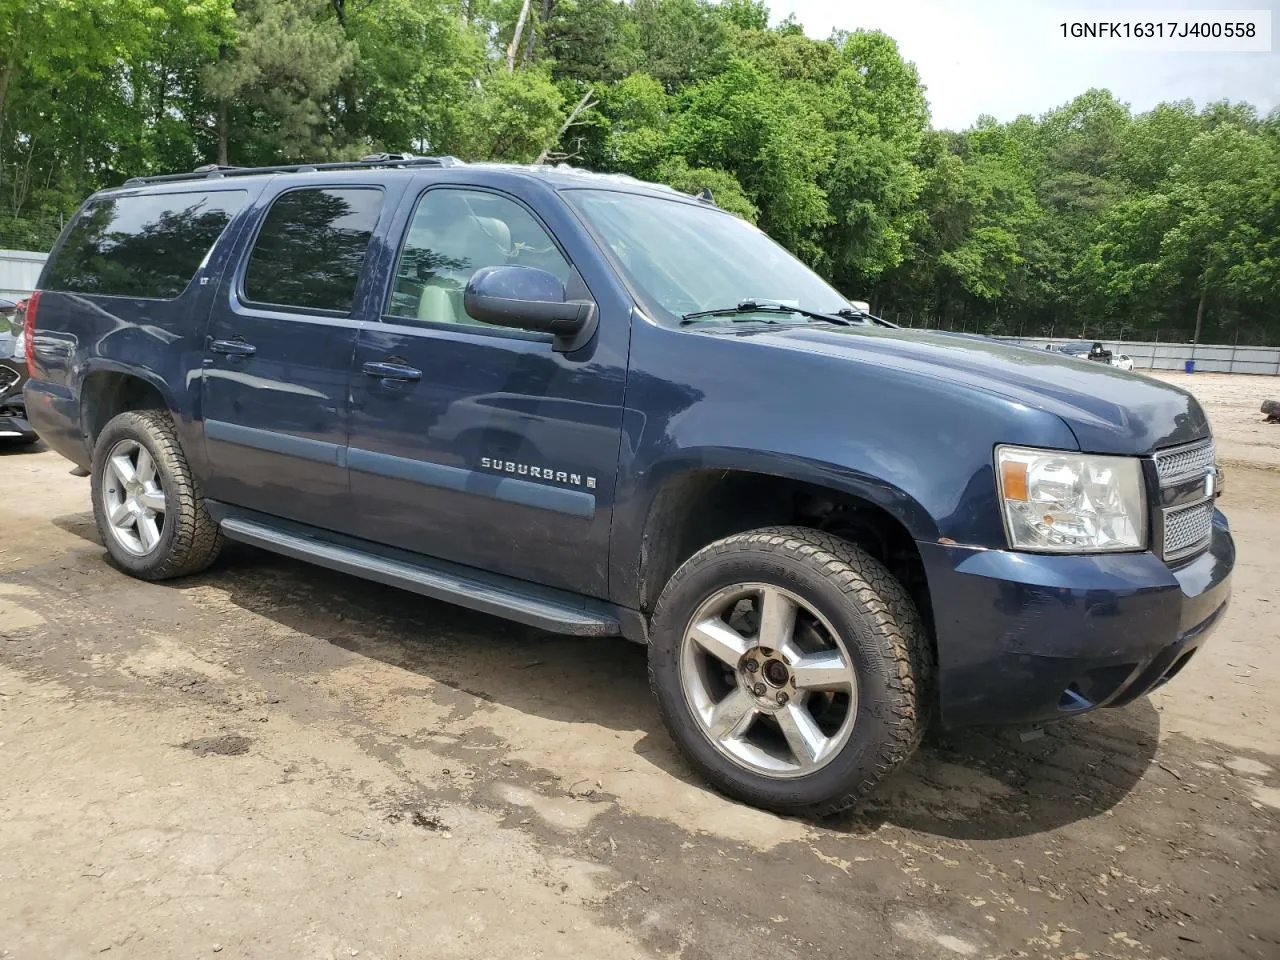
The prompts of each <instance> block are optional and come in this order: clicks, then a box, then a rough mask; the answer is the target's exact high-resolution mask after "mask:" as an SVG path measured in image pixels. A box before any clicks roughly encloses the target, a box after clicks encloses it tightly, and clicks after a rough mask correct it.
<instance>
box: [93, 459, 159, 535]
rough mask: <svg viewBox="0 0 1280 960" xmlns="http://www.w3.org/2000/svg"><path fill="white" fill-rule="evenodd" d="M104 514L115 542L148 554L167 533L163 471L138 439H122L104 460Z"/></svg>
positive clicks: (100, 505) (101, 500) (107, 527)
mask: <svg viewBox="0 0 1280 960" xmlns="http://www.w3.org/2000/svg"><path fill="white" fill-rule="evenodd" d="M98 496H99V506H98V508H99V509H100V510H101V511H102V513H101V515H102V516H103V517H104V518H105V520H106V530H107V532H108V533H109V534H110V537H111V539H112V540H113V541H114V543H115V545H116V546H118V547H120V548H121V549H123V550H125V551H127V552H128V553H130V554H132V555H133V556H135V557H145V556H146V555H147V554H149V553H151V552H152V551H153V550H155V549H156V548H157V547H158V546H159V545H160V539H161V537H162V536H163V535H164V523H165V501H164V487H163V485H162V484H161V482H160V472H159V470H158V469H157V466H156V462H155V460H154V459H153V458H152V456H151V454H150V453H148V452H147V449H146V448H145V447H144V446H142V444H141V443H139V442H138V441H137V440H129V439H126V440H121V441H119V442H118V443H117V444H116V445H115V446H113V447H112V448H111V451H110V452H109V453H108V454H107V457H106V459H105V461H104V463H103V468H102V479H101V489H100V493H99V495H98Z"/></svg>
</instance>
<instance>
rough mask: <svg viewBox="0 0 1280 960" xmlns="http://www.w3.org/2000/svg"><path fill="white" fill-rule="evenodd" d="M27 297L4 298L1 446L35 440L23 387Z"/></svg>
mask: <svg viewBox="0 0 1280 960" xmlns="http://www.w3.org/2000/svg"><path fill="white" fill-rule="evenodd" d="M26 303H27V302H26V300H18V301H13V300H7V299H0V448H2V447H12V446H24V445H27V444H32V443H35V442H36V441H37V440H38V439H40V438H39V437H38V436H36V432H35V431H34V430H33V429H31V425H30V424H29V423H28V422H27V410H26V404H25V403H24V401H23V399H22V387H23V384H25V383H26V381H27V367H26V351H25V347H24V343H23V337H22V323H23V318H24V317H25V314H26V309H25V308H26Z"/></svg>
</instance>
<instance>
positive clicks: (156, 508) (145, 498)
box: [138, 490, 164, 513]
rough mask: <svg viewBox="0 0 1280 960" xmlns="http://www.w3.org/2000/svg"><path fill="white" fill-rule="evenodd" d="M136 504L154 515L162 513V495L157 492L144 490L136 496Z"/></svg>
mask: <svg viewBox="0 0 1280 960" xmlns="http://www.w3.org/2000/svg"><path fill="white" fill-rule="evenodd" d="M138 502H139V503H140V504H142V505H143V506H144V507H146V508H147V509H148V510H151V511H153V512H154V513H164V494H163V493H161V492H160V491H159V490H144V491H142V493H140V494H138Z"/></svg>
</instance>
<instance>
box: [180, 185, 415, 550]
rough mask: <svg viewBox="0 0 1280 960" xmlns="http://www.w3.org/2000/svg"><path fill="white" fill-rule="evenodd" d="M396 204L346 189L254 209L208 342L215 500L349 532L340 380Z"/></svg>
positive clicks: (369, 190) (292, 191) (327, 188)
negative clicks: (375, 248) (370, 267)
mask: <svg viewBox="0 0 1280 960" xmlns="http://www.w3.org/2000/svg"><path fill="white" fill-rule="evenodd" d="M395 199H396V198H395V197H388V196H387V191H386V190H385V189H384V188H383V187H382V186H380V185H375V184H362V183H342V184H332V185H323V186H319V185H318V186H310V185H308V186H303V187H293V188H287V189H285V190H284V191H282V192H279V193H276V194H274V195H272V196H270V197H269V198H267V199H265V200H264V201H263V202H262V205H263V206H265V207H266V210H265V214H262V215H260V216H259V217H258V218H257V219H256V220H255V222H256V224H257V225H256V229H255V228H251V229H249V230H247V231H246V234H245V235H244V236H242V237H241V238H240V241H239V244H240V251H239V253H238V256H237V257H236V260H235V262H236V263H238V264H239V267H238V269H236V270H234V271H228V274H229V275H228V278H227V279H226V280H225V281H224V289H223V290H221V291H220V292H219V296H218V297H217V298H216V300H215V303H214V306H213V309H212V311H211V314H210V317H209V323H208V328H207V335H206V338H205V344H204V347H205V353H204V360H203V371H202V374H203V381H204V392H203V413H204V427H205V437H206V443H207V447H208V458H209V477H208V480H207V482H206V491H205V492H206V495H207V496H208V497H210V498H211V499H214V500H220V501H224V502H226V503H230V504H234V505H236V506H240V507H247V508H249V509H252V510H258V511H261V512H263V513H268V514H272V515H274V516H279V517H286V518H289V519H293V520H298V521H302V522H305V523H310V524H314V525H316V526H320V527H327V528H330V529H335V530H341V529H349V526H350V525H349V523H348V522H347V521H348V517H349V509H348V507H349V503H348V497H349V485H348V479H347V467H346V445H347V431H348V419H349V410H348V402H347V400H348V398H347V384H348V371H349V370H350V366H351V358H352V354H353V352H354V349H355V344H356V331H357V329H358V327H359V323H360V317H361V315H362V312H363V310H364V305H365V303H366V301H367V300H368V298H369V295H370V292H371V290H372V286H371V284H370V282H369V280H368V278H367V276H366V273H367V271H366V269H365V266H366V264H367V263H368V262H369V260H370V257H369V248H370V243H371V240H372V238H373V236H374V235H375V233H376V230H377V224H378V220H379V218H380V216H381V215H382V212H383V211H384V210H385V209H387V208H388V207H389V206H390V205H393V204H394V202H395ZM379 292H380V291H379Z"/></svg>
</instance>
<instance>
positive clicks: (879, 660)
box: [649, 527, 933, 817]
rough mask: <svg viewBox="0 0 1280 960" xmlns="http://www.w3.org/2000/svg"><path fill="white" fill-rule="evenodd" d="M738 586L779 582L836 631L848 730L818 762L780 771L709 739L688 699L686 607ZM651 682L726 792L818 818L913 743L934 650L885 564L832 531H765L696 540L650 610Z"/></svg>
mask: <svg viewBox="0 0 1280 960" xmlns="http://www.w3.org/2000/svg"><path fill="white" fill-rule="evenodd" d="M739 583H762V584H769V585H773V586H778V587H783V588H785V589H786V590H788V591H790V592H791V593H792V594H794V595H795V596H797V597H799V598H801V599H803V600H804V601H805V602H806V603H808V604H810V605H811V606H812V607H813V609H814V610H815V611H816V612H818V613H820V614H821V615H822V616H823V617H825V618H826V620H827V621H828V623H829V624H830V625H831V627H832V628H833V629H834V630H835V631H836V632H837V633H838V634H839V635H840V639H841V641H842V642H843V644H844V646H845V648H846V650H847V651H848V654H849V657H850V659H851V660H852V663H853V668H854V672H855V674H856V677H857V688H858V700H857V709H856V711H855V720H854V726H853V729H852V732H851V733H850V735H849V739H848V741H847V742H845V744H844V746H843V747H842V748H841V749H840V750H839V752H838V753H836V754H835V755H834V756H833V757H832V758H831V759H830V760H829V761H827V762H826V765H825V766H822V767H821V768H819V769H817V770H816V771H814V772H813V773H811V774H807V775H804V776H800V777H796V778H792V779H780V778H774V777H770V776H768V775H765V774H762V773H758V772H755V771H753V770H750V769H747V768H746V767H743V766H740V765H739V764H737V763H735V762H734V761H733V760H731V759H729V758H728V757H726V756H725V755H724V754H723V753H721V752H720V750H719V749H718V748H717V747H715V746H713V745H712V743H711V740H710V739H709V738H708V736H707V735H705V734H704V732H703V728H702V725H701V722H700V721H699V720H697V719H696V718H695V716H694V713H693V711H692V709H691V707H690V706H689V703H688V701H687V699H686V697H685V694H684V690H683V686H682V682H681V653H680V651H681V644H682V640H683V638H684V634H685V630H686V628H687V626H688V625H689V621H690V619H691V618H692V617H693V616H694V613H695V611H697V609H698V608H699V607H700V606H701V604H702V603H703V602H704V600H706V599H707V598H709V597H712V596H713V595H714V594H716V593H717V591H720V590H723V589H725V588H727V587H730V586H732V585H734V584H739ZM650 637H651V639H650V647H649V680H650V684H651V686H652V688H653V692H654V695H655V696H656V697H657V700H658V706H659V709H660V711H661V713H662V718H663V720H664V722H665V723H666V726H667V729H668V730H669V731H670V733H671V735H672V737H673V738H674V740H675V742H676V745H677V746H678V747H679V748H680V751H681V752H682V753H683V754H684V756H685V757H686V758H687V759H688V760H689V761H690V762H691V763H692V764H693V765H694V766H695V767H697V768H698V769H699V770H700V771H702V773H703V774H704V775H705V776H706V778H707V779H708V780H709V781H710V782H711V783H712V784H713V785H714V786H715V787H716V788H717V789H719V790H720V791H722V792H723V793H725V794H727V795H729V796H731V797H733V798H735V799H738V800H742V801H745V802H746V803H749V804H752V805H753V806H758V807H763V808H765V809H768V810H773V811H776V812H779V813H787V814H801V815H805V816H814V817H820V816H826V815H829V814H832V813H836V812H838V811H840V810H843V809H845V808H846V807H849V806H851V805H852V804H854V803H856V802H857V801H858V800H859V799H861V798H862V797H864V796H866V795H867V794H868V793H869V792H871V790H873V789H874V788H875V787H876V785H877V784H879V783H880V782H881V781H882V780H884V779H885V778H886V777H888V776H889V775H890V774H891V773H892V772H893V771H894V770H895V769H897V768H898V767H899V766H901V765H902V763H904V762H905V761H906V760H907V759H908V758H909V757H910V756H911V755H912V753H913V752H914V751H915V749H916V747H917V746H919V744H920V740H921V738H922V737H923V736H924V733H925V730H926V727H927V725H928V720H929V714H930V713H931V704H932V695H933V694H932V677H933V652H932V647H931V644H930V641H929V637H928V634H927V632H926V631H925V628H924V626H923V624H922V623H921V620H920V616H919V614H918V612H917V611H916V608H915V605H914V604H913V603H912V601H911V598H910V596H908V594H907V592H906V591H905V590H904V589H903V587H902V585H901V584H900V583H899V582H898V581H897V580H896V579H895V578H894V577H893V576H892V575H891V574H890V573H889V571H888V570H886V569H885V567H884V566H883V565H882V564H880V563H879V562H878V561H876V560H875V559H874V558H873V557H871V556H870V555H869V554H867V553H866V552H864V551H863V550H861V549H859V548H858V547H857V546H855V545H853V544H852V543H849V542H848V541H846V540H842V539H840V538H839V537H835V536H832V535H830V534H826V533H822V532H819V531H815V530H809V529H806V528H803V527H771V528H766V529H762V530H755V531H751V532H749V533H743V534H738V535H735V536H732V537H727V538H725V539H723V540H719V541H717V542H715V543H712V544H710V545H709V546H707V547H704V548H703V549H702V550H700V551H698V553H696V554H694V556H693V557H691V558H690V559H689V560H688V561H686V562H685V564H684V565H683V566H681V567H680V569H679V570H677V571H676V573H675V575H674V576H673V577H672V578H671V580H670V582H669V583H668V584H667V585H666V588H665V589H664V590H663V591H662V596H661V597H660V598H659V599H658V603H657V606H656V607H655V609H654V614H653V619H652V623H651V631H650Z"/></svg>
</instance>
